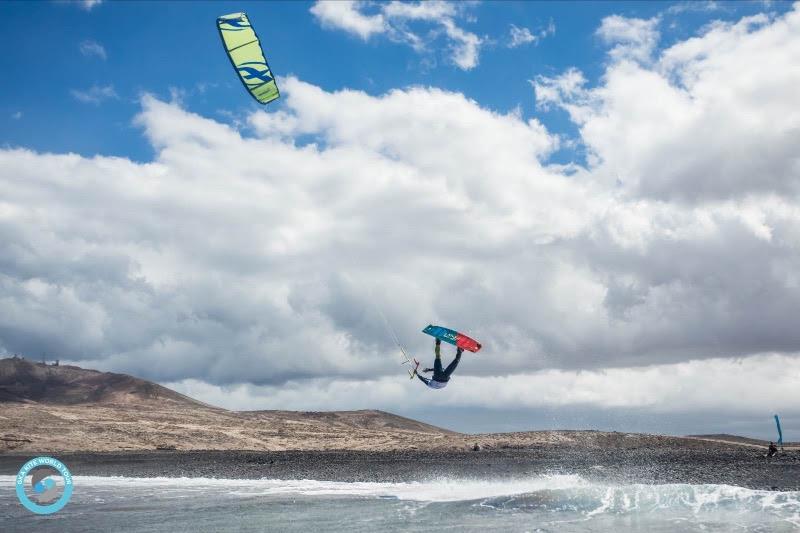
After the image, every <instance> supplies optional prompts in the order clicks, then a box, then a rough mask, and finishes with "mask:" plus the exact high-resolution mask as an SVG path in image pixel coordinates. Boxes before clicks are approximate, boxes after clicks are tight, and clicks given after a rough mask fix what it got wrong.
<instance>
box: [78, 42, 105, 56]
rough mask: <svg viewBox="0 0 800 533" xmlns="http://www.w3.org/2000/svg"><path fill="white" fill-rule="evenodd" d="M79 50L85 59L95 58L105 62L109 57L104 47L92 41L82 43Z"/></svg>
mask: <svg viewBox="0 0 800 533" xmlns="http://www.w3.org/2000/svg"><path fill="white" fill-rule="evenodd" d="M78 48H79V50H80V51H81V54H83V55H84V56H85V57H92V56H94V57H99V58H100V59H103V60H105V59H106V58H107V57H108V54H106V49H105V48H104V47H103V45H102V44H100V43H98V42H96V41H92V40H91V39H87V40H85V41H83V42H81V44H80V45H79V47H78Z"/></svg>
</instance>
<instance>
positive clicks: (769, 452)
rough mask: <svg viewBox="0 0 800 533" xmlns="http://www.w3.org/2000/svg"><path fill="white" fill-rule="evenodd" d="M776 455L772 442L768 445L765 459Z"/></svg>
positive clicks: (776, 450) (776, 448) (776, 451)
mask: <svg viewBox="0 0 800 533" xmlns="http://www.w3.org/2000/svg"><path fill="white" fill-rule="evenodd" d="M777 453H778V447H777V446H775V443H774V442H770V443H769V448H767V455H766V456H765V457H774V456H775V454H777Z"/></svg>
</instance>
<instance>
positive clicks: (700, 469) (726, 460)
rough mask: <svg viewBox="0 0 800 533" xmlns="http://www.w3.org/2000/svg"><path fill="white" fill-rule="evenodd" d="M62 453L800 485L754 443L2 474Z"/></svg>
mask: <svg viewBox="0 0 800 533" xmlns="http://www.w3.org/2000/svg"><path fill="white" fill-rule="evenodd" d="M40 454H41V455H53V456H55V457H57V458H58V459H59V460H61V461H63V462H64V463H65V464H66V465H67V467H68V468H69V469H70V471H71V472H72V474H73V475H75V476H122V477H145V478H146V477H208V478H220V479H260V478H271V479H315V480H320V481H344V482H411V481H425V480H431V479H441V478H451V479H470V478H479V479H501V480H502V479H514V478H525V477H535V476H542V475H551V474H575V475H579V476H581V477H583V478H585V479H587V480H589V481H602V482H604V483H614V484H620V485H629V484H640V483H641V484H674V483H686V484H724V485H734V486H741V487H746V488H750V489H758V490H780V491H800V452H797V451H791V452H786V453H784V454H782V455H779V456H777V457H775V458H772V459H769V460H768V459H765V458H764V457H763V454H762V453H761V452H760V451H755V450H753V449H751V448H749V447H737V446H712V447H708V448H703V449H695V448H692V449H685V448H679V447H663V448H632V449H623V448H616V449H614V448H605V449H603V448H595V447H592V448H588V447H586V448H582V447H569V448H567V447H564V448H553V447H530V448H525V449H505V450H498V449H493V450H481V451H443V450H431V451H418V450H409V451H347V450H333V451H268V452H264V451H135V452H125V453H119V452H69V453H61V454H58V453H56V454H54V453H53V452H40V453H34V452H29V453H25V454H21V453H9V452H5V453H3V454H0V474H3V475H15V474H16V473H17V471H18V470H19V468H20V467H21V466H22V464H24V463H25V462H26V461H27V460H28V459H30V458H31V457H35V456H37V455H40Z"/></svg>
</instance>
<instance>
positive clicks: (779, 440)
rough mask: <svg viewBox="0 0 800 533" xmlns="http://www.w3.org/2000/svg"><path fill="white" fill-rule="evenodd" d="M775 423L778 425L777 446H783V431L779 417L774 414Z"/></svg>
mask: <svg viewBox="0 0 800 533" xmlns="http://www.w3.org/2000/svg"><path fill="white" fill-rule="evenodd" d="M775 425H776V426H778V446H783V431H781V419H780V418H778V415H775Z"/></svg>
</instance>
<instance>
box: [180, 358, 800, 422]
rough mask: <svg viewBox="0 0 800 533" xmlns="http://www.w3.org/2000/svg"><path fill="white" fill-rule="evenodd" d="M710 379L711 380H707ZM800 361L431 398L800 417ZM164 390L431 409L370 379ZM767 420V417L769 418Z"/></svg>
mask: <svg viewBox="0 0 800 533" xmlns="http://www.w3.org/2000/svg"><path fill="white" fill-rule="evenodd" d="M709 376H714V379H709ZM798 379H800V358H797V357H787V356H781V355H776V354H762V355H757V356H753V357H747V358H744V359H740V360H735V361H731V360H727V359H710V360H706V361H687V362H684V363H678V364H672V365H657V366H648V367H637V368H614V369H608V370H603V371H583V372H575V371H563V370H547V371H541V372H535V373H525V374H512V375H504V376H484V377H476V376H461V377H459V379H458V380H453V381H452V383H450V384H448V387H447V394H446V395H440V396H441V397H439V396H437V397H436V405H437V406H438V407H454V408H463V407H466V408H473V409H486V408H488V409H494V410H509V409H510V410H514V409H539V410H541V409H565V410H566V409H568V408H571V409H575V408H578V409H582V408H586V407H594V408H600V409H609V410H611V409H626V410H634V409H647V410H649V411H650V412H651V413H659V414H668V413H686V412H691V411H702V412H712V411H717V412H720V411H722V412H736V413H738V414H739V415H740V416H743V415H763V414H764V412H767V413H772V412H775V411H776V410H781V411H783V412H786V413H789V412H792V413H800V396H798V395H797V394H795V393H794V391H795V389H796V388H797V380H798ZM169 386H170V387H171V388H174V389H176V390H178V391H180V392H183V393H185V394H188V395H190V396H192V397H194V398H202V399H203V401H207V402H209V403H211V404H213V405H220V406H224V407H226V408H229V409H238V410H244V409H285V408H286V407H287V406H294V408H297V409H302V410H309V411H313V410H324V409H330V408H339V409H375V408H383V409H391V408H393V407H395V406H397V405H400V404H404V407H405V408H407V409H412V410H416V409H423V408H425V407H426V406H429V405H430V401H431V397H430V396H429V395H430V394H438V393H435V392H430V391H428V392H426V393H423V394H411V392H412V391H415V390H417V389H418V387H419V383H416V382H408V380H399V379H396V378H392V377H384V378H380V379H367V380H337V379H326V378H319V379H315V380H307V381H292V382H289V383H287V384H284V385H282V386H280V387H275V386H264V387H258V386H252V385H244V384H242V385H236V386H231V387H224V388H223V387H219V386H216V385H209V384H208V383H204V382H202V381H197V380H183V381H180V382H174V383H170V384H169ZM768 416H769V415H766V416H765V418H767V417H768Z"/></svg>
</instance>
